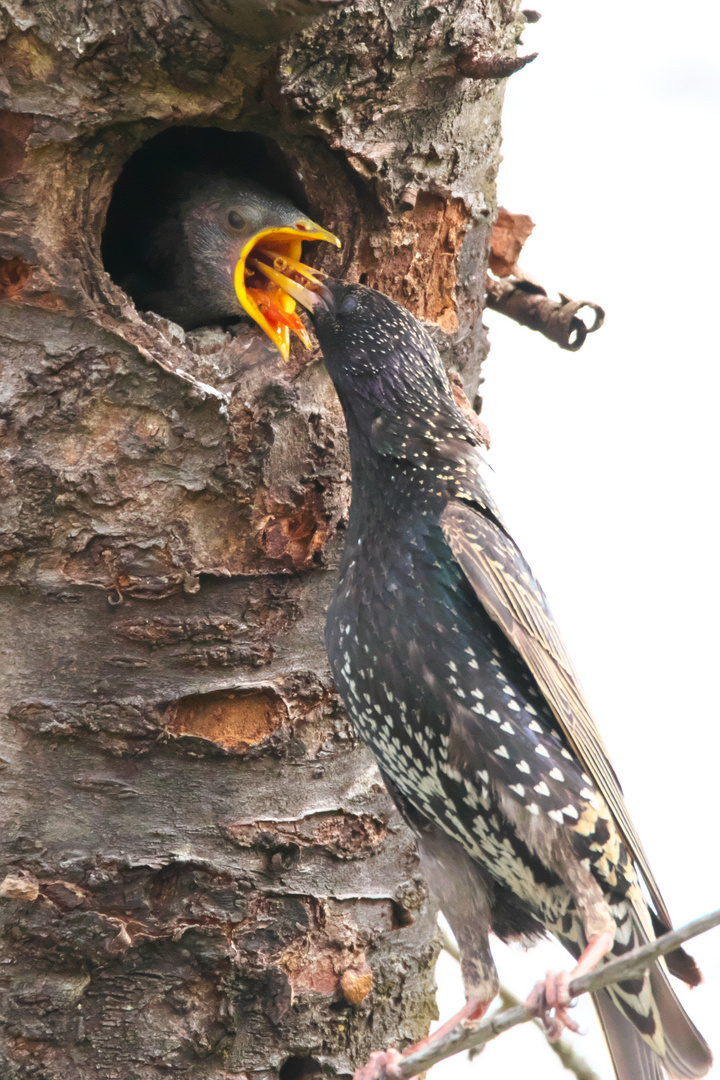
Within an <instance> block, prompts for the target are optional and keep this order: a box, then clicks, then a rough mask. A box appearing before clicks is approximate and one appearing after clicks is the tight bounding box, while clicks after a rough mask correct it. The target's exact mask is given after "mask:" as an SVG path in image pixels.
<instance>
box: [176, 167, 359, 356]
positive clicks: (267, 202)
mask: <svg viewBox="0 0 720 1080" xmlns="http://www.w3.org/2000/svg"><path fill="white" fill-rule="evenodd" d="M179 218H180V224H181V227H182V231H183V234H184V243H185V245H186V247H187V249H188V255H189V261H190V264H191V265H192V267H193V270H194V281H195V286H196V288H197V289H198V290H200V291H201V293H202V297H199V298H198V299H199V301H200V304H199V306H202V303H203V300H204V301H205V303H206V305H207V306H208V307H209V308H212V310H213V311H214V312H215V313H216V314H217V315H221V316H229V315H234V314H241V312H242V311H243V310H244V311H245V312H247V314H248V315H250V316H251V318H253V319H254V320H255V322H256V323H258V324H259V325H260V326H261V327H262V329H263V330H264V331H265V333H266V334H267V335H268V337H270V338H271V340H272V341H274V343H275V344H276V345H277V347H278V349H279V350H280V352H281V353H282V355H283V357H284V358H285V359H287V357H288V352H289V348H290V331H291V330H293V331H294V332H295V333H297V334H298V336H299V337H300V338H301V340H303V342H304V343H305V344H306V345H308V346H309V344H310V341H309V338H308V336H307V331H306V330H305V328H304V326H303V324H302V322H301V321H300V319H299V318H298V316H297V315H296V314H295V300H294V298H293V297H292V296H290V295H289V294H288V292H287V291H286V290H284V289H282V288H279V287H278V286H277V285H276V284H275V283H274V282H273V281H271V280H270V279H269V278H268V276H267V275H265V274H262V273H260V272H259V271H258V270H257V264H258V262H263V263H265V264H268V265H269V266H270V267H273V266H277V267H280V269H282V270H285V271H291V272H292V271H294V270H296V268H298V270H299V272H300V273H301V274H303V276H304V278H305V280H307V281H309V282H310V283H311V284H312V283H314V282H315V281H316V280H317V276H316V273H315V272H314V271H312V270H311V269H310V268H309V267H305V266H304V264H303V263H302V262H301V259H302V245H303V241H306V240H325V241H328V242H329V243H331V244H335V245H336V246H337V247H340V241H339V240H338V238H337V237H336V236H333V234H332V233H331V232H328V230H327V229H324V228H323V227H322V226H321V225H317V224H315V222H314V221H311V220H310V218H308V217H307V215H305V214H303V213H302V212H301V211H299V210H298V209H297V207H295V206H293V204H292V203H291V202H290V201H289V200H288V199H286V198H284V197H283V196H282V195H278V194H276V193H274V192H270V191H267V190H266V189H265V188H262V187H260V186H259V185H258V184H255V183H253V182H252V181H245V180H243V181H238V180H232V179H230V178H224V177H216V176H215V177H208V178H199V179H197V180H196V181H195V182H194V183H193V185H192V187H191V190H190V192H189V194H188V195H187V197H186V198H185V199H183V200H182V202H181V204H180V214H179Z"/></svg>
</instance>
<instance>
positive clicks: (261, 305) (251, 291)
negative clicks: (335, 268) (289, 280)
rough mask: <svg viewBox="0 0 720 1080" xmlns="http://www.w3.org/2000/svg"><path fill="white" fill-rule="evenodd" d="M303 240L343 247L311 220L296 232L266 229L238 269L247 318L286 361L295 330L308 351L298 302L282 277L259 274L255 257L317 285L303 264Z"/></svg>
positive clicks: (239, 292) (239, 290) (245, 252)
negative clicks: (260, 328)
mask: <svg viewBox="0 0 720 1080" xmlns="http://www.w3.org/2000/svg"><path fill="white" fill-rule="evenodd" d="M303 240H325V241H327V243H329V244H335V246H336V247H341V246H342V244H341V242H340V240H338V238H337V236H334V235H333V234H332V233H331V232H328V230H327V229H323V228H321V226H319V225H316V224H315V223H314V222H312V221H310V220H303V221H299V222H298V227H296V228H290V227H286V228H282V229H263V230H261V231H260V232H258V233H256V234H255V236H253V238H252V239H251V240H248V242H247V244H246V245H245V247H244V248H243V249H242V251H241V253H240V258H239V259H238V261H237V265H236V267H235V292H236V293H237V298H238V300H239V301H240V303H241V304H242V306H243V308H244V309H245V311H247V313H248V315H250V317H251V318H253V319H254V320H255V322H256V323H257V324H258V326H261V327H262V329H263V330H264V331H265V333H266V334H267V335H268V337H269V338H270V340H271V341H273V342H274V343H275V344H276V345H277V347H278V349H279V350H280V353H281V354H282V357H283V359H284V360H287V359H288V357H289V355H290V330H291V329H292V330H293V331H294V332H295V333H296V334H297V335H298V337H299V338H300V340H301V341H302V342H303V344H304V345H305V346H306V347H307V348H309V347H310V339H309V337H308V335H307V331H306V330H305V327H304V326H303V324H302V323H301V322H300V318H299V316H298V315H296V314H295V300H294V298H293V297H292V296H290V295H289V294H288V293H287V292H286V291H285V289H284V288H283V286H282V275H281V274H276V275H275V276H274V280H272V281H271V280H270V277H269V275H267V274H265V273H262V272H259V271H258V270H257V268H256V267H257V260H256V258H254V257H253V256H257V255H258V254H262V255H263V256H264V260H263V261H266V260H268V259H269V260H270V261H271V264H272V262H273V261H276V265H277V266H278V268H285V267H289V268H290V269H292V270H296V271H298V272H299V273H300V274H301V275H302V276H304V277H305V278H308V279H309V280H310V281H316V280H317V279H316V278H314V276H313V275H314V273H316V272H315V271H312V270H311V269H310V268H309V267H306V266H305V265H304V264H303V263H301V262H300V258H301V255H302V242H303Z"/></svg>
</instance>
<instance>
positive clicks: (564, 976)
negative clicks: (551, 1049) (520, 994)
mask: <svg viewBox="0 0 720 1080" xmlns="http://www.w3.org/2000/svg"><path fill="white" fill-rule="evenodd" d="M569 985H570V973H569V972H567V971H560V972H556V971H548V972H547V974H546V975H545V978H544V979H541V980H540V982H539V983H536V984H535V986H534V987H533V988H532V990H531V991H530V994H529V996H528V999H527V1001H526V1002H525V1007H526V1009H528V1010H529V1011H530V1012H531V1013H533V1014H534V1015H535V1016H537V1017H539V1018H540V1020H542V1022H543V1024H544V1026H545V1031H546V1033H547V1037H548V1039H549V1040H550V1042H556V1040H557V1039H559V1038H560V1036H561V1035H562V1033H563V1031H565V1029H566V1028H568V1029H569V1030H570V1031H575V1032H579V1031H580V1025H579V1024H577V1023H576V1022H575V1021H574V1020H573V1019H572V1017H571V1016H570V1014H569V1012H568V1009H571V1008H572V1007H573V1004H574V1002H572V1001H571V1000H570V993H569V990H568V987H569Z"/></svg>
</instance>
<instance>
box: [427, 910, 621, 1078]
mask: <svg viewBox="0 0 720 1080" xmlns="http://www.w3.org/2000/svg"><path fill="white" fill-rule="evenodd" d="M440 933H441V935H442V939H443V949H444V950H445V952H447V953H449V954H450V956H452V958H453V959H454V960H457V961H458V963H459V962H460V950H459V949H458V947H457V944H456V943H455V941H453V939H452V938H451V937H450V935H449V934H448V932H447V930H446V929H445V927H444V926H441V927H440ZM498 997H499V998H500V1001H501V1007H502V1008H503V1009H514V1008H516V1007H517V1006H518V1005H522V1001H521V1000H520V998H518V997H516V996H515V994H513V993H512V991H511V990H508V988H507V987H506V986H502V985H501V986H500V989H499V990H498ZM498 1011H499V1010H498ZM493 1015H497V1013H495V1014H493ZM533 1023H534V1024H535V1025H536V1027H538V1028H539V1029H540V1031H542V1033H543V1035H546V1034H547V1033H546V1031H545V1025H544V1024H543V1022H542V1020H539V1019H538V1018H537V1017H535V1019H534V1020H533ZM485 1045H486V1044H485V1043H483V1044H482V1045H480V1046H476V1047H473V1049H474V1051H475V1053H476V1054H477V1053H480V1051H481V1050H483V1049H484V1047H485ZM547 1045H548V1049H549V1050H552V1052H553V1053H554V1054H557V1056H558V1057H559V1058H560V1060H561V1061H562V1063H563V1065H564V1066H565V1068H566V1069H568V1070H569V1071H570V1072H571V1073H574V1074H575V1076H576V1077H577V1080H600V1077H599V1076H598V1074H597V1073H596V1072H595V1070H594V1069H593V1067H592V1066H591V1065H590V1064H589V1063H588V1062H587V1061H586V1060H585V1058H584V1057H583V1056H582V1054H579V1053H578V1052H577V1050H576V1049H575V1047H574V1046H572V1045H571V1044H570V1042H568V1040H567V1039H557V1040H556V1041H555V1042H550V1040H549V1039H548V1041H547ZM471 1056H472V1053H471Z"/></svg>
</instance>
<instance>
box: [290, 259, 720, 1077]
mask: <svg viewBox="0 0 720 1080" xmlns="http://www.w3.org/2000/svg"><path fill="white" fill-rule="evenodd" d="M276 280H277V278H276ZM286 287H287V288H288V290H289V291H291V292H292V294H293V295H294V296H295V297H296V298H297V299H298V300H300V301H301V302H302V303H304V304H305V305H306V306H307V307H308V308H309V309H310V310H311V311H312V316H313V321H314V324H315V329H316V333H317V337H318V340H319V342H320V345H321V348H322V351H323V355H324V358H325V363H326V365H327V369H328V372H329V374H330V376H331V378H332V380H333V382H334V384H335V387H336V389H337V392H338V395H339V397H340V401H341V403H342V406H343V410H344V412H345V418H346V421H347V428H348V435H349V440H350V455H351V463H352V482H353V493H352V507H351V510H350V520H349V525H348V534H347V543H346V547H345V552H344V556H343V559H342V564H341V569H340V577H339V581H338V585H337V590H336V592H335V596H334V599H333V601H332V604H331V606H330V609H329V612H328V620H327V631H326V641H327V648H328V653H329V656H330V663H331V667H332V670H333V674H334V677H335V681H336V684H337V687H338V690H339V692H340V694H341V696H342V698H343V701H344V703H345V706H346V708H347V711H348V713H349V714H350V716H351V718H352V720H353V722H354V724H355V725H356V727H357V729H358V731H359V732H360V735H361V736H362V738H363V739H364V741H365V742H366V743H367V744H368V745H369V746H370V747H371V749H372V750H373V752H374V754H375V756H376V758H377V760H378V763H379V765H380V768H381V770H382V773H383V776H384V777H385V779H386V783H387V786H388V788H389V790H390V792H391V794H392V795H393V797H394V799H395V801H396V803H397V805H398V808H399V810H400V812H401V814H402V815H403V817H404V818H405V820H406V821H407V822H408V824H409V825H410V827H411V829H412V830H413V831H414V833H415V836H416V838H417V842H418V849H419V853H420V857H421V861H422V865H423V870H424V873H425V875H426V878H427V881H428V883H429V885H430V887H431V889H432V890H433V891H434V892H435V894H436V895H437V897H438V899H439V902H440V906H441V908H442V909H443V911H444V913H445V915H446V917H447V919H448V921H449V923H450V925H451V926H452V928H453V931H454V933H455V936H456V938H457V940H458V944H459V947H460V951H461V955H462V974H463V979H464V984H465V992H466V996H467V1005H466V1006H465V1008H464V1009H463V1010H462V1012H461V1013H460V1014H458V1018H478V1017H479V1016H481V1015H482V1014H483V1012H484V1011H485V1009H486V1008H487V1007H488V1005H489V1003H490V1002H491V1001H492V999H493V997H494V996H495V994H496V992H497V988H498V979H497V973H496V971H495V966H494V964H493V961H492V957H491V955H490V950H489V947H488V932H489V931H490V930H493V931H494V933H495V934H497V936H498V937H500V938H501V939H502V940H503V941H507V940H509V939H517V938H524V939H526V940H527V939H528V938H529V939H532V938H534V937H537V936H539V935H541V934H543V933H545V932H546V931H550V932H551V933H553V934H554V935H555V936H556V937H557V938H558V939H559V940H560V941H561V942H562V943H563V944H564V945H565V946H566V947H567V949H568V950H569V951H570V953H571V954H572V955H573V957H574V958H575V959H576V961H577V966H576V967H575V968H574V969H573V972H572V973H571V975H572V976H575V975H579V974H581V973H583V972H584V971H587V970H589V969H590V968H592V967H593V966H594V965H595V964H596V963H597V962H598V961H600V960H601V959H602V957H603V956H605V955H607V954H612V955H613V956H618V955H620V954H622V953H625V952H627V951H628V950H630V949H632V948H634V947H635V946H637V945H639V944H640V943H642V942H645V941H647V940H648V939H651V938H652V937H653V936H654V935H655V934H656V933H659V932H664V931H665V930H666V929H668V928H669V927H670V919H669V916H668V912H667V909H666V907H665V904H664V902H663V900H662V897H661V895H660V892H659V889H658V886H657V884H656V882H655V878H654V877H653V874H652V871H651V870H650V867H649V865H648V861H647V858H646V855H645V852H644V851H643V848H642V845H641V843H640V840H639V838H638V836H637V834H636V832H635V829H634V828H633V825H632V823H631V821H630V818H629V816H628V813H627V810H626V808H625V804H624V801H623V795H622V791H621V789H620V785H619V783H618V780H617V777H616V775H615V772H614V770H613V768H612V765H611V764H610V761H609V759H608V755H607V752H606V750H605V748H604V746H603V743H602V740H601V737H600V734H599V732H598V730H597V728H596V726H595V723H594V721H593V719H592V716H591V714H590V711H589V708H588V705H587V703H586V700H585V698H584V696H583V692H582V690H581V688H580V685H579V683H578V680H577V677H576V675H575V673H574V671H573V668H572V665H571V663H570V660H569V658H568V656H567V653H566V651H565V648H564V646H563V643H562V639H561V638H560V635H559V632H558V630H557V627H556V625H555V623H554V621H553V618H552V615H551V613H550V610H549V608H548V605H547V601H546V599H545V596H544V594H543V592H542V590H541V588H540V586H539V584H538V583H537V581H536V579H535V578H534V576H533V574H532V571H531V570H530V567H529V566H528V564H527V563H526V561H525V559H524V558H523V556H522V554H521V552H520V550H519V549H518V547H517V546H516V544H515V543H514V541H513V539H512V537H511V536H510V534H509V532H508V530H507V528H506V526H505V524H504V522H503V519H502V517H501V515H500V512H499V510H498V508H497V506H496V504H495V502H494V501H493V498H492V496H491V494H490V493H489V491H488V488H487V487H486V484H485V481H484V479H483V478H482V475H481V466H482V464H483V462H482V459H481V456H480V452H479V449H478V436H477V434H476V432H475V430H474V429H473V427H472V426H471V425H470V423H469V422H468V421H467V420H466V418H465V417H464V415H463V414H462V412H461V411H460V410H459V409H458V407H457V406H456V405H455V403H454V400H453V397H452V394H451V390H450V386H449V383H448V379H447V376H446V374H445V370H444V368H443V366H442V363H441V361H440V356H439V354H438V352H437V349H436V348H435V346H434V344H433V342H432V340H431V338H430V337H429V335H428V334H427V333H426V331H425V330H424V329H423V327H422V326H421V325H420V323H419V322H418V321H417V320H416V319H415V318H413V317H412V316H411V315H410V314H409V313H408V312H407V311H405V309H404V308H402V307H400V306H399V305H398V304H396V303H394V302H393V301H391V300H389V299H388V298H387V297H385V296H383V295H382V294H380V293H378V292H374V291H372V290H371V289H367V288H363V287H362V286H358V285H344V284H342V283H339V282H333V281H327V282H325V283H324V284H323V285H320V286H313V291H310V290H309V289H306V288H304V287H303V286H302V284H298V283H297V282H287V283H286ZM641 879H642V880H643V881H644V882H645V886H646V887H647V890H648V893H649V896H650V897H651V900H652V910H651V908H650V906H649V905H648V903H647V902H646V900H645V897H644V894H643V892H642V891H641V886H640V880H641ZM668 969H669V970H670V971H671V972H673V973H674V974H676V975H678V976H679V977H680V978H681V979H683V980H684V981H685V982H688V983H690V984H691V985H694V984H696V983H698V982H699V981H700V973H699V971H698V970H697V967H696V966H695V964H694V961H693V960H692V959H691V958H690V957H689V956H688V955H687V954H686V953H685V952H684V951H683V950H681V949H678V950H676V951H675V952H673V953H671V954H670V955H669V956H668V957H667V959H666V961H662V960H661V961H659V962H658V963H657V964H656V965H655V966H654V967H653V968H652V969H651V971H650V972H649V973H647V974H646V975H645V976H644V977H639V978H635V979H629V980H626V981H625V982H621V983H619V984H617V985H615V986H612V987H609V988H608V989H607V990H603V991H601V992H600V993H599V994H597V995H596V998H595V1005H596V1008H597V1011H598V1013H599V1016H600V1020H601V1023H602V1025H603V1028H604V1031H605V1035H606V1037H607V1041H608V1045H609V1048H610V1053H611V1055H612V1059H613V1062H614V1065H615V1070H616V1073H617V1076H618V1078H619V1080H654V1078H659V1077H661V1076H662V1075H663V1073H662V1067H663V1066H664V1067H665V1068H666V1069H667V1071H668V1072H669V1073H670V1074H671V1075H673V1076H676V1077H687V1078H690V1077H699V1076H702V1075H703V1074H704V1073H705V1072H706V1071H707V1069H708V1068H709V1066H710V1064H711V1060H712V1059H711V1054H710V1051H709V1049H708V1047H707V1045H706V1043H705V1041H704V1040H703V1038H702V1036H701V1035H700V1033H699V1032H698V1031H697V1029H696V1028H695V1027H694V1025H693V1024H692V1022H691V1020H690V1019H689V1017H688V1016H687V1015H686V1013H685V1012H684V1010H683V1008H682V1006H681V1005H680V1003H679V1001H678V1000H677V998H676V996H675V994H674V991H673V990H672V987H671V985H670V981H669V978H668ZM567 978H568V977H567V975H565V977H564V978H563V977H559V976H558V977H555V978H550V979H548V981H547V986H546V988H545V989H546V992H547V998H548V1001H549V1004H550V1005H551V1006H554V1007H555V1010H554V1011H555V1018H554V1019H555V1025H556V1028H559V1029H560V1030H562V1026H563V1024H566V1025H567V1026H570V1027H572V1026H574V1025H573V1023H572V1021H571V1020H570V1018H569V1016H568V1014H567V1004H568V999H567ZM458 1018H456V1020H457V1019H458ZM397 1058H398V1055H397V1051H390V1052H389V1056H388V1055H385V1054H381V1055H373V1059H372V1064H371V1065H369V1066H366V1067H365V1069H363V1070H360V1071H359V1073H358V1074H356V1075H357V1077H362V1078H363V1080H369V1078H371V1077H378V1076H392V1075H393V1064H394V1063H396V1062H397Z"/></svg>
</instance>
